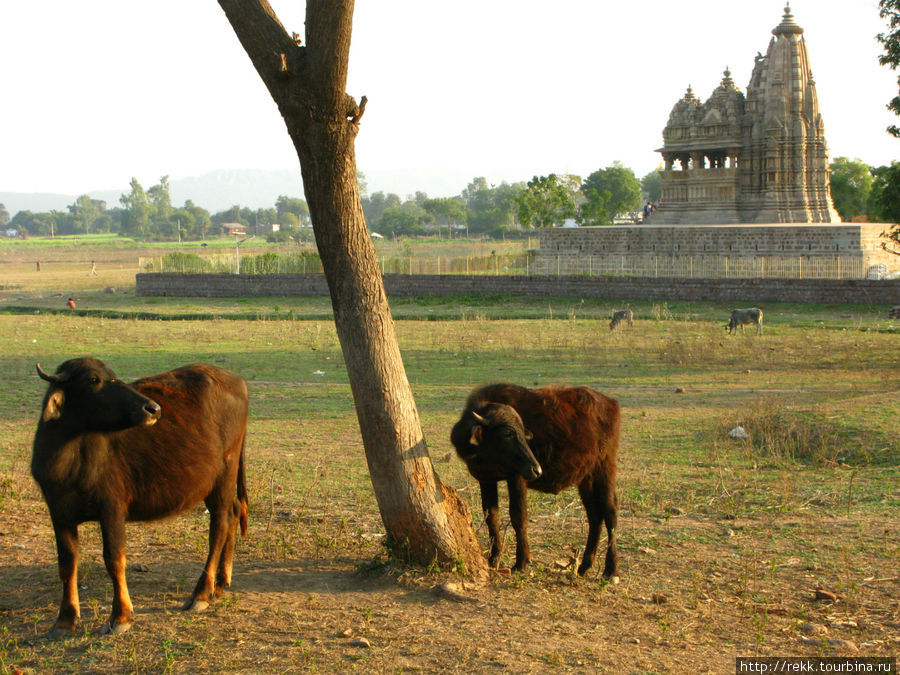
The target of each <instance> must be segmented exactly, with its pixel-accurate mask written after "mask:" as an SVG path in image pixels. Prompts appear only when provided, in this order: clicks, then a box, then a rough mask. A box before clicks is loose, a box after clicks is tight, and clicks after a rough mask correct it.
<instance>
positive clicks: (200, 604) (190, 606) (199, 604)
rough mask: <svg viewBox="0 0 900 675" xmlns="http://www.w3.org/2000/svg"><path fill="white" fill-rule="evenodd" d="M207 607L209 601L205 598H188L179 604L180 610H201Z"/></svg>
mask: <svg viewBox="0 0 900 675" xmlns="http://www.w3.org/2000/svg"><path fill="white" fill-rule="evenodd" d="M207 607H209V602H207V601H206V600H201V599H200V598H190V599H189V600H188V601H187V602H186V603H184V605H182V606H181V611H182V612H202V611H203V610H204V609H206V608H207Z"/></svg>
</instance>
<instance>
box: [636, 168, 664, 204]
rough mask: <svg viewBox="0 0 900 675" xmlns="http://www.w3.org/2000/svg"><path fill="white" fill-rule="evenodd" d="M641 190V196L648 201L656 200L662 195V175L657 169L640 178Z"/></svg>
mask: <svg viewBox="0 0 900 675" xmlns="http://www.w3.org/2000/svg"><path fill="white" fill-rule="evenodd" d="M641 191H642V192H643V198H644V199H646V200H647V201H648V202H654V203H656V202H658V201H659V199H660V197H662V176H661V175H660V173H659V170H653V171H651V172H650V173H648V174H647V175H646V176H644V177H643V178H641Z"/></svg>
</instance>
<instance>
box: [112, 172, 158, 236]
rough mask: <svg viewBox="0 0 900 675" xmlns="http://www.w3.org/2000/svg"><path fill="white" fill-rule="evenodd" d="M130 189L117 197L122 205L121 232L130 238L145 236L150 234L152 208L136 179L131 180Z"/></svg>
mask: <svg viewBox="0 0 900 675" xmlns="http://www.w3.org/2000/svg"><path fill="white" fill-rule="evenodd" d="M130 187H131V192H129V193H128V194H127V195H122V196H121V197H119V201H120V202H121V203H122V232H123V233H124V234H129V235H132V236H146V235H147V234H149V233H150V219H151V216H152V213H153V207H152V205H151V204H150V201H149V199H148V198H147V193H146V192H145V191H144V188H143V186H142V185H141V184H140V183H139V182H138V179H137V178H132V179H131V183H130Z"/></svg>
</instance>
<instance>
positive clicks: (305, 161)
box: [219, 0, 487, 576]
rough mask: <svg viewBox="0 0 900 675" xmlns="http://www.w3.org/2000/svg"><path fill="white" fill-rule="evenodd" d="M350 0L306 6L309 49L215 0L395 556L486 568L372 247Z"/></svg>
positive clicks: (262, 0) (243, 7) (262, 5)
mask: <svg viewBox="0 0 900 675" xmlns="http://www.w3.org/2000/svg"><path fill="white" fill-rule="evenodd" d="M353 4H354V3H353V0H307V3H306V31H305V32H306V36H305V39H306V42H307V44H306V45H303V44H301V42H300V39H299V36H297V35H296V34H293V35H291V34H289V33H288V32H287V31H286V30H285V29H284V27H283V26H282V25H281V22H280V21H279V20H278V17H277V16H276V15H275V13H274V11H273V10H272V8H271V7H270V5H269V3H268V2H267V0H219V5H220V6H221V7H222V9H223V10H224V12H225V15H226V16H227V18H228V21H229V22H230V23H231V26H232V28H233V29H234V32H235V33H236V35H237V37H238V39H239V40H240V42H241V45H242V46H243V47H244V49H245V50H246V52H247V54H248V56H249V57H250V60H251V62H252V63H253V66H254V67H255V68H256V71H257V73H259V76H260V77H261V78H262V80H263V82H264V84H265V85H266V87H267V88H268V90H269V93H270V94H271V95H272V98H273V99H274V101H275V103H276V104H277V105H278V109H279V111H280V112H281V115H282V117H283V118H284V121H285V124H286V126H287V130H288V133H289V135H290V137H291V140H292V141H293V143H294V148H295V149H296V151H297V156H298V157H299V159H300V169H301V173H302V176H303V187H304V190H305V192H306V199H307V202H308V204H309V213H310V218H311V219H312V224H313V231H314V232H315V237H316V244H317V245H318V248H319V255H320V257H321V259H322V267H323V268H324V270H325V277H326V279H327V281H328V287H329V290H330V292H331V304H332V306H333V308H334V318H335V325H336V328H337V334H338V339H339V340H340V343H341V349H342V350H343V354H344V360H345V362H346V365H347V371H348V373H349V378H350V386H351V389H352V391H353V398H354V401H355V404H356V412H357V417H358V419H359V425H360V431H361V433H362V439H363V445H364V447H365V452H366V460H367V462H368V466H369V474H370V476H371V478H372V485H373V488H374V492H375V497H376V500H377V502H378V507H379V510H380V512H381V518H382V520H383V522H384V525H385V528H386V530H387V534H388V538H389V541H390V542H391V546H392V548H393V549H394V551H395V552H397V553H401V554H403V555H408V556H410V557H411V558H412V559H414V560H416V561H418V562H421V563H425V564H428V563H430V562H431V561H433V560H438V561H441V562H462V563H463V564H465V566H466V569H467V570H468V571H469V572H470V573H472V574H475V575H477V576H482V575H484V574H485V571H486V569H487V566H486V562H485V559H484V557H483V556H482V554H481V551H480V548H479V545H478V541H477V539H476V537H475V533H474V531H473V530H472V527H471V516H470V513H469V509H468V506H467V505H466V503H465V502H464V501H462V499H460V497H459V496H458V494H457V493H456V491H455V490H453V489H452V488H450V487H448V486H446V485H444V484H443V483H441V481H440V479H439V478H438V476H437V474H436V473H435V472H434V469H433V467H432V464H431V460H430V458H429V456H428V449H427V446H426V443H425V438H424V435H423V433H422V427H421V423H420V421H419V414H418V411H417V409H416V404H415V401H414V400H413V396H412V390H411V388H410V386H409V381H408V380H407V377H406V371H405V369H404V367H403V361H402V359H401V356H400V349H399V347H398V344H397V338H396V333H395V331H394V322H393V319H392V317H391V314H390V309H389V307H388V302H387V296H386V294H385V291H384V283H383V281H382V278H381V272H380V270H379V268H378V262H377V259H376V256H375V247H374V245H373V244H372V240H371V237H370V236H369V233H368V231H367V229H366V224H365V218H364V216H363V211H362V205H361V203H360V196H359V187H358V184H357V177H356V154H355V147H354V141H355V139H356V135H357V132H358V131H359V124H360V120H361V118H362V116H363V113H364V111H365V106H366V98H365V97H362V99H361V100H360V103H359V104H357V103H356V101H355V100H354V99H353V97H351V96H350V95H349V94H347V93H346V92H345V89H346V82H347V65H348V61H349V51H350V34H351V28H352V17H353Z"/></svg>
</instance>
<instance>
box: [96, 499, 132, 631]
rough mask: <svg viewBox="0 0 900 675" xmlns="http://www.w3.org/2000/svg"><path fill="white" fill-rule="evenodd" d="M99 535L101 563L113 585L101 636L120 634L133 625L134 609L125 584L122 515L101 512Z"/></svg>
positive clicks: (123, 515)
mask: <svg viewBox="0 0 900 675" xmlns="http://www.w3.org/2000/svg"><path fill="white" fill-rule="evenodd" d="M100 530H101V532H102V533H103V562H104V563H105V564H106V571H107V573H108V574H109V577H110V579H112V583H113V603H112V613H111V614H110V615H109V621H107V622H106V624H105V625H104V626H103V628H102V629H101V631H100V632H101V633H124V632H125V631H127V630H128V629H129V628H131V625H132V624H133V623H134V606H133V605H132V604H131V596H130V595H129V594H128V583H127V582H126V581H125V514H124V513H119V512H114V513H105V514H104V515H103V516H102V517H101V520H100Z"/></svg>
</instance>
